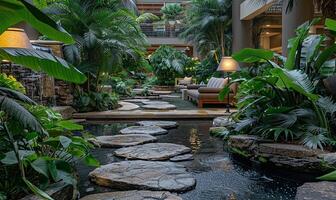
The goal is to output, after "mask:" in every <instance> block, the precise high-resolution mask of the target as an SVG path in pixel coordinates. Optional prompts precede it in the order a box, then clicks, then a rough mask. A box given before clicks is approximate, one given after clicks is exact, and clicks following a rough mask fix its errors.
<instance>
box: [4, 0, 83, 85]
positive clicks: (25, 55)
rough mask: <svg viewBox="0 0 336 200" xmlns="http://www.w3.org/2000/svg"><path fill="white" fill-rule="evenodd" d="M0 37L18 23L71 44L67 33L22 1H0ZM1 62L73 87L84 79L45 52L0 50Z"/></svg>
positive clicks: (66, 64)
mask: <svg viewBox="0 0 336 200" xmlns="http://www.w3.org/2000/svg"><path fill="white" fill-rule="evenodd" d="M0 17H1V19H2V23H1V24H0V35H1V34H2V33H3V32H4V31H6V30H7V29H8V28H10V27H12V26H14V25H16V24H17V23H19V22H26V23H29V24H30V25H31V26H32V27H33V28H35V29H36V30H38V31H39V32H40V33H43V34H45V35H47V36H48V37H49V38H52V39H55V40H59V41H62V42H64V43H66V44H71V43H73V42H74V41H73V39H72V37H71V35H69V34H68V33H66V32H65V31H64V30H63V29H62V28H61V27H60V26H58V25H57V24H56V23H55V22H54V21H53V20H51V19H50V18H49V17H48V16H46V15H45V14H43V13H42V12H41V11H40V10H38V9H37V8H35V7H34V6H33V5H31V4H30V3H28V2H26V1H25V0H3V1H1V2H0ZM0 59H1V60H9V61H12V62H14V63H16V64H21V65H23V66H25V67H28V68H30V69H32V70H34V71H43V72H46V73H47V74H48V75H50V76H53V77H55V78H59V79H63V80H66V81H70V82H74V83H83V82H85V80H86V77H85V76H84V75H83V74H82V73H80V72H79V71H78V70H77V69H76V68H75V67H73V66H72V65H70V64H68V63H67V62H65V61H64V60H63V59H61V58H58V57H56V56H54V55H51V54H49V53H46V52H42V51H38V50H33V49H18V48H0Z"/></svg>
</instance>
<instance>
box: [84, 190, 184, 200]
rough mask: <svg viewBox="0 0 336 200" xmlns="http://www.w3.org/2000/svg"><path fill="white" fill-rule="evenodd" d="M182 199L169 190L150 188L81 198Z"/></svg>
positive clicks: (123, 199) (108, 199) (86, 199)
mask: <svg viewBox="0 0 336 200" xmlns="http://www.w3.org/2000/svg"><path fill="white" fill-rule="evenodd" d="M150 199H153V200H155V199H160V200H182V198H181V197H178V196H176V195H174V194H172V193H170V192H167V191H148V190H130V191H122V192H107V193H100V194H92V195H88V196H85V197H83V198H81V199H80V200H150Z"/></svg>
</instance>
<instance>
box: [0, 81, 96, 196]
mask: <svg viewBox="0 0 336 200" xmlns="http://www.w3.org/2000/svg"><path fill="white" fill-rule="evenodd" d="M2 77H3V79H1V80H0V82H1V84H0V85H1V86H2V87H0V110H1V114H0V143H1V145H0V172H1V173H0V174H1V175H0V176H1V180H2V181H1V183H0V193H2V194H3V195H4V196H5V197H6V198H7V199H19V198H20V197H22V196H23V195H25V194H26V193H27V189H29V190H31V191H32V192H34V193H36V194H37V195H39V196H40V197H41V198H43V199H52V198H51V197H50V196H48V195H47V194H46V193H45V192H43V189H46V188H47V187H49V186H50V184H52V183H56V182H59V181H63V182H64V183H66V184H71V185H73V186H74V187H76V176H75V173H74V172H75V171H74V167H73V164H72V163H73V162H74V161H76V160H82V159H83V160H85V161H86V163H87V164H89V165H94V166H97V165H98V162H97V161H96V160H95V159H94V158H93V157H92V155H91V154H90V153H89V151H90V149H91V148H93V146H92V145H91V144H90V143H88V142H87V141H86V139H84V138H82V137H79V136H73V134H72V131H82V130H83V127H82V126H81V125H77V124H75V123H73V122H72V121H67V120H63V119H62V117H61V115H60V114H59V113H56V112H54V111H52V110H51V109H48V108H46V107H44V106H39V105H37V104H36V103H35V102H34V101H33V100H31V99H29V98H28V97H27V96H25V95H24V94H23V93H21V91H22V85H21V84H20V83H18V82H16V80H15V79H14V78H12V77H7V78H6V76H2Z"/></svg>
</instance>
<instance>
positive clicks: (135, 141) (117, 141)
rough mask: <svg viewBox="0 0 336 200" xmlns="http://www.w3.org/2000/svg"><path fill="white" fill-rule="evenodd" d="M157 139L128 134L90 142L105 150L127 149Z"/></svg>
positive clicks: (145, 135) (143, 135)
mask: <svg viewBox="0 0 336 200" xmlns="http://www.w3.org/2000/svg"><path fill="white" fill-rule="evenodd" d="M156 141H157V138H156V137H154V136H151V135H147V134H129V135H112V136H99V137H96V138H95V139H94V140H93V141H92V142H93V143H94V144H97V145H98V146H101V147H106V148H119V147H129V146H135V145H139V144H145V143H150V142H156Z"/></svg>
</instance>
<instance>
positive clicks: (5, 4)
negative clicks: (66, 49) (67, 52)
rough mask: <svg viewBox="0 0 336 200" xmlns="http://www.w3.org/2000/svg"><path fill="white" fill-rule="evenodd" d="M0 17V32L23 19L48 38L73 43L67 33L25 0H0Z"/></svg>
mask: <svg viewBox="0 0 336 200" xmlns="http://www.w3.org/2000/svg"><path fill="white" fill-rule="evenodd" d="M0 19H1V23H0V34H1V33H3V32H4V31H5V30H7V28H10V27H12V26H13V25H15V24H17V23H19V22H23V21H24V22H27V23H28V24H30V25H31V26H32V27H33V28H35V29H36V30H38V31H39V32H40V33H42V34H44V35H46V36H48V38H51V39H54V40H58V41H61V42H64V43H66V44H71V43H74V40H73V38H72V37H71V35H70V34H69V33H67V32H66V31H65V30H64V29H63V28H61V27H60V26H59V25H58V24H56V23H55V22H54V21H53V20H52V19H50V18H49V17H48V16H47V15H45V14H44V13H42V12H41V11H40V10H39V9H37V8H36V7H34V6H33V5H31V4H29V3H27V2H26V1H25V0H1V1H0Z"/></svg>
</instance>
